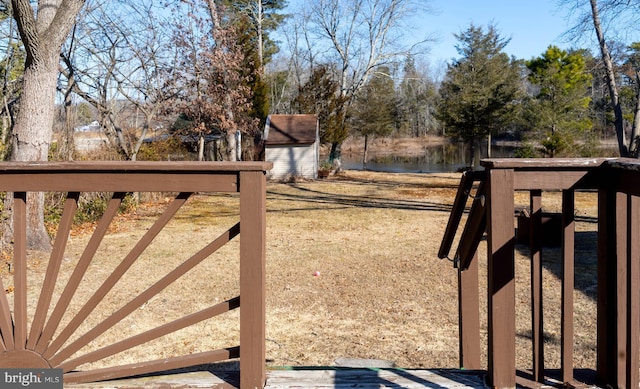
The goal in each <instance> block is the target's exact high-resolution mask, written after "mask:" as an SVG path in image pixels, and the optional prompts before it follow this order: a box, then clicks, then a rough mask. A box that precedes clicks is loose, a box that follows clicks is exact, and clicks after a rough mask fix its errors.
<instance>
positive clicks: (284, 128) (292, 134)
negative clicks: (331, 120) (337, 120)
mask: <svg viewBox="0 0 640 389" xmlns="http://www.w3.org/2000/svg"><path fill="white" fill-rule="evenodd" d="M317 127H318V117H317V116H316V115H269V117H268V118H267V125H266V128H265V136H266V139H265V143H266V144H267V145H268V146H273V145H305V144H312V143H314V142H315V141H316V137H317V133H318V132H317V131H318V129H317Z"/></svg>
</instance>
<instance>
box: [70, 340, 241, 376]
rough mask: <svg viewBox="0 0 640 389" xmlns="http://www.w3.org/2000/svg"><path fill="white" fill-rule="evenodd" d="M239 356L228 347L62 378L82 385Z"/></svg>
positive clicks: (236, 349) (237, 352)
mask: <svg viewBox="0 0 640 389" xmlns="http://www.w3.org/2000/svg"><path fill="white" fill-rule="evenodd" d="M239 356H240V348H239V347H230V348H227V349H222V350H213V351H205V352H202V353H198V354H191V355H185V356H182V357H175V358H165V359H157V360H153V361H147V362H140V363H132V364H130V365H123V366H114V367H109V368H104V369H95V370H90V371H86V372H72V373H67V374H65V376H64V382H65V383H82V382H91V381H103V380H112V379H116V378H122V377H130V376H135V375H140V374H146V373H152V372H158V371H169V370H174V369H180V368H183V367H189V366H197V365H203V364H209V363H214V362H218V361H225V360H228V359H233V358H238V357H239Z"/></svg>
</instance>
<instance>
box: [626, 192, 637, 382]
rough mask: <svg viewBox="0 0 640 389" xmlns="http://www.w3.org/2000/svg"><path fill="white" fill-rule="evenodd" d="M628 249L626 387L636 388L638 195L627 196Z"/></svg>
mask: <svg viewBox="0 0 640 389" xmlns="http://www.w3.org/2000/svg"><path fill="white" fill-rule="evenodd" d="M627 224H628V226H629V228H628V229H629V238H628V241H629V251H628V255H627V277H628V280H627V361H626V369H625V370H626V371H627V377H626V384H627V388H637V387H638V383H639V381H640V378H639V377H638V376H639V370H640V366H639V365H640V363H639V362H638V358H639V353H638V349H639V343H640V335H639V334H640V296H639V295H638V288H639V287H640V285H639V284H640V263H638V261H639V259H640V241H639V240H640V236H638V232H639V229H638V226H639V225H640V197H638V196H629V213H628V222H627Z"/></svg>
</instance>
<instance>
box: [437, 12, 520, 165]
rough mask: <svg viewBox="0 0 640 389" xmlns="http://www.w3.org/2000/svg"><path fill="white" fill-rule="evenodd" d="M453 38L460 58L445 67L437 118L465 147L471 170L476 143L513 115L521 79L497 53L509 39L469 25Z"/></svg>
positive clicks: (491, 28) (476, 158)
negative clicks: (457, 43)
mask: <svg viewBox="0 0 640 389" xmlns="http://www.w3.org/2000/svg"><path fill="white" fill-rule="evenodd" d="M456 39H458V41H459V45H457V46H456V49H457V51H458V54H460V55H461V58H460V59H458V60H456V61H454V62H453V63H452V64H449V65H448V66H447V73H446V76H445V80H444V81H443V83H442V85H441V87H440V95H441V97H442V100H441V102H440V103H439V104H438V107H437V118H438V119H439V120H440V121H441V122H442V124H444V125H445V127H446V134H447V135H448V136H450V137H452V138H455V139H458V140H462V141H464V142H465V143H467V144H468V145H469V148H470V155H471V161H472V166H475V165H476V164H477V162H478V161H479V159H480V154H479V152H480V147H479V146H480V141H481V140H482V139H484V138H486V137H487V136H488V135H490V134H491V133H492V132H496V131H497V130H499V129H500V128H501V127H502V126H503V125H504V124H505V123H507V122H508V121H509V120H510V119H511V118H512V117H513V113H514V108H515V106H516V104H517V101H518V99H519V96H520V91H521V77H520V72H519V68H518V66H517V63H516V61H515V60H512V59H510V58H509V56H508V55H507V54H505V53H504V52H503V51H502V50H503V49H504V48H505V46H506V45H507V44H508V43H509V40H508V39H503V38H501V37H500V35H499V34H498V32H497V31H496V28H495V27H494V26H489V27H488V29H487V30H486V32H485V30H484V29H483V28H482V27H476V26H474V25H471V26H470V27H469V28H468V29H467V30H465V31H463V32H462V33H460V34H457V35H456Z"/></svg>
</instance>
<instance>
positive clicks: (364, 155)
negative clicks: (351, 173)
mask: <svg viewBox="0 0 640 389" xmlns="http://www.w3.org/2000/svg"><path fill="white" fill-rule="evenodd" d="M368 151H369V135H365V136H364V150H363V152H362V170H367V152H368Z"/></svg>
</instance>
